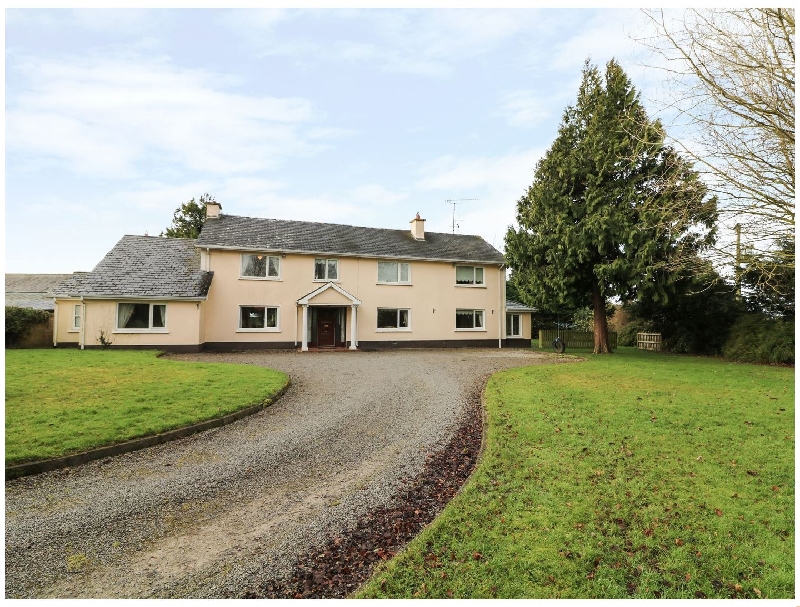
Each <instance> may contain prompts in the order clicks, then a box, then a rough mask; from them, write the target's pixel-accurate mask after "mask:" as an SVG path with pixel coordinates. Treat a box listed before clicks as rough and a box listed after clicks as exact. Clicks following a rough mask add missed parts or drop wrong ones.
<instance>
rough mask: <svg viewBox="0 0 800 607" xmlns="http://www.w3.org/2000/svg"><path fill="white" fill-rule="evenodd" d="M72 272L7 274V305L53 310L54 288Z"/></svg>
mask: <svg viewBox="0 0 800 607" xmlns="http://www.w3.org/2000/svg"><path fill="white" fill-rule="evenodd" d="M69 276H70V274H6V305H7V306H17V307H19V308H34V309H36V310H53V309H54V308H55V302H54V300H53V290H54V288H55V287H56V286H58V284H59V283H60V282H62V281H63V280H65V279H66V278H68V277H69Z"/></svg>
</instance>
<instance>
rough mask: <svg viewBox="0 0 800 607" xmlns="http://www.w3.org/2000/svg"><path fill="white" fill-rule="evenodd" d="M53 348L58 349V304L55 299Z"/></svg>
mask: <svg viewBox="0 0 800 607" xmlns="http://www.w3.org/2000/svg"><path fill="white" fill-rule="evenodd" d="M53 303H54V304H55V305H54V306H53V347H54V348H56V347H58V304H57V303H55V298H54V299H53Z"/></svg>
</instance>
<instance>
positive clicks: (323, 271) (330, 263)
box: [314, 258, 339, 280]
mask: <svg viewBox="0 0 800 607" xmlns="http://www.w3.org/2000/svg"><path fill="white" fill-rule="evenodd" d="M314 280H339V260H338V259H319V258H318V259H315V260H314Z"/></svg>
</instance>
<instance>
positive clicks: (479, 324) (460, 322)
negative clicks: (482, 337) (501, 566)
mask: <svg viewBox="0 0 800 607" xmlns="http://www.w3.org/2000/svg"><path fill="white" fill-rule="evenodd" d="M483 312H484V311H483V310H456V329H462V330H472V331H483V330H484V326H483Z"/></svg>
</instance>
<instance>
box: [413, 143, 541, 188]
mask: <svg viewBox="0 0 800 607" xmlns="http://www.w3.org/2000/svg"><path fill="white" fill-rule="evenodd" d="M541 154H542V150H539V149H532V150H524V151H518V152H511V153H509V154H506V155H504V156H498V157H492V158H480V157H479V158H456V157H454V156H443V157H441V158H436V159H434V160H432V161H430V162H428V163H427V164H426V165H425V166H424V167H422V169H421V171H420V173H421V174H422V178H421V179H420V180H419V181H418V182H417V186H418V187H420V188H422V189H425V190H442V191H460V192H469V191H470V190H476V189H480V188H490V189H493V190H496V189H498V188H501V187H509V186H510V187H514V188H517V189H519V188H521V187H522V184H525V185H529V184H530V182H531V180H532V179H533V167H534V166H535V165H536V162H537V160H538V159H539V158H540V156H541ZM520 192H521V190H520Z"/></svg>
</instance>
